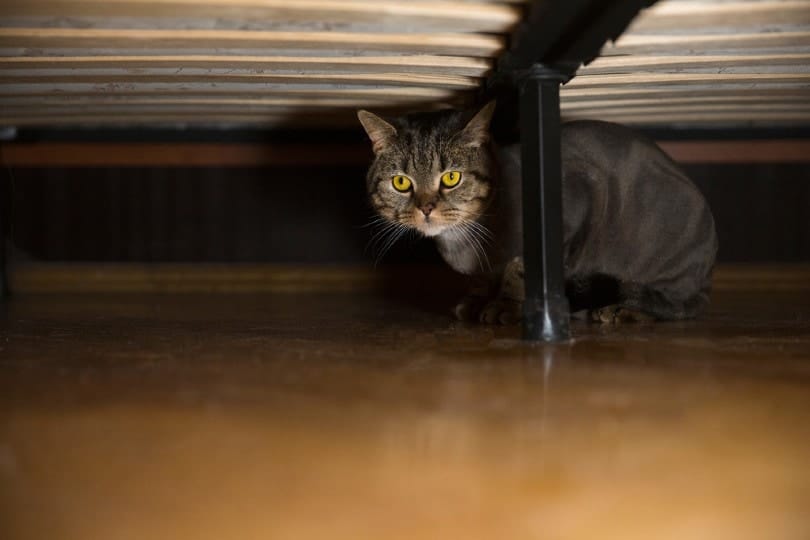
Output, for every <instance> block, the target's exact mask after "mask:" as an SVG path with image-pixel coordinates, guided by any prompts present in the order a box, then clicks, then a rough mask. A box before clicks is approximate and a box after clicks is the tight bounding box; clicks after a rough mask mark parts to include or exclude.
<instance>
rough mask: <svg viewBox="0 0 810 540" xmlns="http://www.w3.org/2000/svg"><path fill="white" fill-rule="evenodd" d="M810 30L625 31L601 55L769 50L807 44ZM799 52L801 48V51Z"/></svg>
mask: <svg viewBox="0 0 810 540" xmlns="http://www.w3.org/2000/svg"><path fill="white" fill-rule="evenodd" d="M808 45H810V31H806V30H800V31H790V32H739V33H732V34H695V33H688V34H683V35H666V34H653V35H645V34H633V33H629V34H624V35H622V36H621V37H620V38H619V39H618V40H616V44H615V45H611V44H608V45H607V46H605V48H604V49H602V55H604V56H615V55H627V54H656V53H657V54H685V53H687V52H689V53H702V54H708V53H710V52H712V51H718V50H723V51H727V50H729V49H749V50H754V49H766V48H781V47H790V48H795V47H807V46H808ZM799 52H800V51H799Z"/></svg>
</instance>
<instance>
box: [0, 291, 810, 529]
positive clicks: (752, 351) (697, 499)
mask: <svg viewBox="0 0 810 540" xmlns="http://www.w3.org/2000/svg"><path fill="white" fill-rule="evenodd" d="M429 304H430V305H429ZM574 332H575V334H576V336H577V338H576V339H575V340H574V342H573V343H571V344H570V345H564V346H555V347H552V346H546V347H543V346H541V347H526V346H523V345H521V344H520V343H519V342H517V341H516V340H515V337H516V335H517V330H516V329H514V328H498V329H493V328H488V327H480V326H462V325H459V324H457V323H454V322H452V321H451V320H450V319H449V318H448V317H447V316H446V315H445V312H444V311H443V309H438V306H434V305H433V304H432V303H430V302H426V301H424V300H423V299H420V298H413V299H411V301H410V302H403V301H402V299H400V300H395V299H386V298H381V297H379V296H374V295H369V294H362V295H360V294H351V295H350V294H341V295H331V296H330V295H323V294H319V295H312V294H310V295H300V294H299V295H291V294H287V295H284V294H276V295H267V294H265V295H249V294H219V295H217V294H212V295H162V296H161V295H134V294H133V295H128V296H121V295H111V294H107V295H102V294H85V295H76V296H72V297H70V296H63V295H54V294H50V295H23V296H18V297H17V298H16V299H15V300H13V301H12V302H10V303H9V304H7V305H6V306H5V307H4V308H2V317H0V529H1V532H0V537H2V538H3V539H5V540H16V539H57V538H58V539H84V540H94V539H113V538H114V539H133V540H134V539H138V540H141V539H173V540H175V539H185V538H194V539H223V538H238V539H267V538H273V539H288V538H289V539H310V538H316V539H321V538H324V539H326V538H329V539H365V538H379V539H383V538H384V539H414V538H429V539H433V538H435V539H446V538H450V539H454V538H464V539H468V538H470V539H478V538H481V539H484V538H486V539H522V538H543V539H600V540H601V539H613V538H616V539H619V538H620V539H623V540H634V539H645V540H646V539H653V538H654V539H657V540H667V539H690V540H691V539H712V540H722V539H733V540H745V539H765V538H767V539H769V540H781V539H797V540H798V539H806V538H810V510H808V509H810V467H808V459H810V292H809V291H808V290H807V289H805V290H804V291H779V292H767V291H757V292H747V293H746V292H740V291H736V292H735V291H729V290H721V291H718V292H717V294H716V295H715V298H714V305H713V308H712V312H711V314H710V315H709V316H708V317H707V318H706V319H704V320H701V321H695V322H687V323H671V324H657V325H638V326H628V327H619V328H602V327H597V326H588V325H585V324H581V323H577V324H575V325H574Z"/></svg>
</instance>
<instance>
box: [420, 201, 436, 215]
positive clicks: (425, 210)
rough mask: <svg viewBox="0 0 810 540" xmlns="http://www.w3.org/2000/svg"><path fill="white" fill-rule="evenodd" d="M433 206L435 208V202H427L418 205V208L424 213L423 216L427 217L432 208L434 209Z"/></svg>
mask: <svg viewBox="0 0 810 540" xmlns="http://www.w3.org/2000/svg"><path fill="white" fill-rule="evenodd" d="M434 208H436V205H435V204H433V203H427V204H426V205H424V206H420V207H419V210H421V211H422V213H423V214H425V217H428V216H429V215H430V213H431V212H433V209H434Z"/></svg>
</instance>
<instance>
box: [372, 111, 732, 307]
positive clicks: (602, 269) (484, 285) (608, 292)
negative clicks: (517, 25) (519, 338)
mask: <svg viewBox="0 0 810 540" xmlns="http://www.w3.org/2000/svg"><path fill="white" fill-rule="evenodd" d="M491 112H492V111H491V107H489V108H485V109H483V110H482V111H481V112H480V113H479V114H478V115H476V116H475V117H474V118H473V120H471V121H470V122H469V123H464V121H463V120H464V119H465V118H464V117H463V116H461V115H450V114H444V115H442V114H436V115H433V117H432V118H431V117H430V116H423V117H417V118H416V119H402V120H400V121H398V122H397V123H395V124H394V125H393V126H392V125H390V124H386V125H387V126H389V127H390V128H391V129H390V130H389V129H388V128H385V129H386V133H384V134H383V137H382V139H380V138H378V139H377V143H378V144H377V145H376V146H375V153H376V155H377V158H376V159H375V163H374V164H373V165H372V167H371V169H370V171H369V193H370V196H371V202H372V205H373V206H374V207H375V209H377V211H378V212H380V214H381V215H382V216H383V217H385V218H386V219H389V220H391V221H394V222H399V223H402V224H404V225H406V226H408V227H412V228H416V229H419V230H421V231H422V232H423V233H424V234H426V235H427V236H433V237H434V238H435V240H436V243H437V246H438V249H439V252H440V253H441V255H442V257H443V258H444V259H445V261H447V263H448V264H449V265H450V266H451V267H453V268H454V269H455V270H457V271H459V272H461V273H464V274H468V275H474V276H478V277H479V278H481V279H480V280H479V283H478V285H477V287H476V288H475V289H474V290H473V292H472V293H471V295H470V296H469V297H468V298H467V299H465V300H464V301H462V303H460V304H459V306H457V308H456V314H457V315H458V316H459V317H461V318H479V319H481V320H483V321H485V322H497V321H500V322H511V321H514V320H517V319H519V317H520V312H521V304H522V300H523V282H522V281H523V280H522V274H523V266H522V247H523V246H522V213H521V172H520V154H519V147H518V146H510V147H504V148H498V149H495V148H494V146H493V145H492V144H491V143H490V141H489V139H488V136H487V134H486V129H487V127H488V122H489V117H490V116H491ZM362 114H369V113H361V115H362ZM374 118H377V117H374ZM363 120H364V118H363V116H361V121H363ZM378 120H379V119H378ZM363 123H364V125H365V126H366V129H367V131H369V135H370V136H371V138H372V141H375V136H374V134H373V133H374V130H373V129H371V130H370V129H369V126H368V125H367V124H369V123H371V124H373V123H374V122H373V120H372V121H371V122H369V121H368V118H366V119H365V121H364V122H363ZM465 126H466V127H465ZM392 130H393V131H392ZM377 135H380V133H379V132H377ZM561 143H562V170H563V183H562V185H563V222H564V223H563V225H564V227H563V228H564V238H563V240H564V242H563V249H564V263H565V276H566V294H567V296H568V297H569V300H570V302H571V305H572V309H573V310H580V309H587V310H589V311H590V313H591V315H592V318H594V319H595V320H599V321H602V322H615V321H618V320H625V319H641V318H652V319H683V318H690V317H694V316H696V315H697V314H698V313H699V312H700V311H701V310H702V309H703V308H704V307H705V306H706V305H707V303H708V292H709V290H710V287H711V271H712V267H713V265H714V259H715V253H716V250H717V238H716V235H715V230H714V221H713V219H712V215H711V212H710V211H709V208H708V206H707V204H706V202H705V200H704V199H703V197H702V195H701V194H700V192H699V191H698V190H697V188H696V187H695V186H694V185H693V184H692V183H691V182H690V181H689V179H688V178H687V177H686V176H685V175H684V174H683V173H682V172H681V171H680V169H679V168H678V167H677V166H676V165H675V164H674V163H673V162H672V160H671V159H670V158H669V157H668V156H667V155H666V154H664V153H663V151H661V150H660V149H659V148H658V147H657V146H655V145H654V144H653V143H652V142H650V141H648V140H647V139H645V138H643V137H641V136H640V135H638V134H637V133H635V132H633V131H631V130H629V129H627V128H624V127H621V126H618V125H615V124H609V123H605V122H591V121H580V122H572V123H569V124H564V126H563V128H562V140H561ZM450 170H452V171H456V170H458V172H459V173H460V177H461V182H459V183H458V184H457V185H455V186H452V187H451V188H447V187H446V186H445V184H444V182H443V180H440V178H443V177H442V176H441V175H442V174H443V173H444V174H446V171H450ZM395 174H399V175H409V176H408V178H410V177H411V176H413V177H414V178H413V182H412V185H411V191H410V192H399V191H397V190H393V192H391V191H392V190H390V189H388V190H387V191H388V192H390V193H388V192H386V193H385V195H386V196H385V197H381V196H380V193H381V192H384V191H385V190H386V189H387V188H386V185H387V184H386V182H390V181H389V180H388V177H389V176H391V175H395ZM464 181H466V182H467V183H468V185H467V186H464V185H463V183H464ZM462 187H464V188H465V189H466V191H464V192H462V191H460V190H461V189H462ZM392 195H393V197H391V196H392ZM391 202H393V203H394V206H397V204H399V206H397V211H396V212H393V213H391V212H388V204H389V203H391ZM426 204H427V206H425V205H426ZM425 210H427V214H426V213H425ZM436 212H442V213H441V214H439V215H436ZM403 215H404V218H403ZM431 216H435V217H434V218H433V219H434V221H438V223H437V224H433V225H431V224H430V221H431ZM440 218H445V219H444V222H442V219H440ZM470 221H474V222H475V224H470Z"/></svg>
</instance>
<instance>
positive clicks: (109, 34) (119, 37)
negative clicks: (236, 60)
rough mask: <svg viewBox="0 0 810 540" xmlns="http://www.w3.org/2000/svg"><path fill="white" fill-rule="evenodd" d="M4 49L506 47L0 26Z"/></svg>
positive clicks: (474, 52)
mask: <svg viewBox="0 0 810 540" xmlns="http://www.w3.org/2000/svg"><path fill="white" fill-rule="evenodd" d="M0 47H9V48H10V47H17V48H19V47H23V48H39V47H57V48H74V49H75V48H86V47H97V48H101V49H108V50H111V51H112V50H114V49H121V48H136V49H142V50H147V49H153V48H169V49H183V48H194V47H204V48H210V47H215V48H216V47H224V48H236V49H250V48H269V49H272V48H293V49H302V50H322V49H340V50H366V51H368V50H371V51H391V52H397V53H400V54H415V53H425V54H434V55H435V54H447V55H465V56H494V55H496V54H497V53H498V52H500V51H501V49H502V48H503V38H501V37H499V36H494V35H484V34H388V33H381V34H371V33H349V32H267V31H236V30H126V29H122V30H108V29H75V28H44V29H43V28H0Z"/></svg>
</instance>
